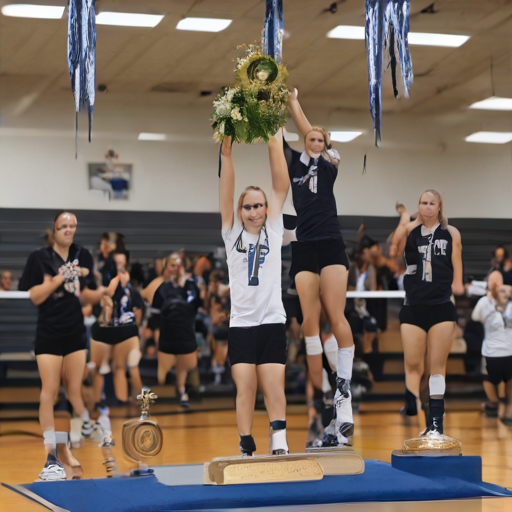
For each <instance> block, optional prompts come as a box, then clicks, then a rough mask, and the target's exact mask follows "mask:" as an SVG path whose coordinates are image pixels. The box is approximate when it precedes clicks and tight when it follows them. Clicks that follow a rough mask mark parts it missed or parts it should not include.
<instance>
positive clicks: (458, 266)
mask: <svg viewBox="0 0 512 512" xmlns="http://www.w3.org/2000/svg"><path fill="white" fill-rule="evenodd" d="M448 231H449V232H450V235H452V243H453V246H452V266H453V283H452V292H453V294H454V295H464V285H463V284H462V241H461V238H460V233H459V230H458V229H457V228H454V227H453V226H448Z"/></svg>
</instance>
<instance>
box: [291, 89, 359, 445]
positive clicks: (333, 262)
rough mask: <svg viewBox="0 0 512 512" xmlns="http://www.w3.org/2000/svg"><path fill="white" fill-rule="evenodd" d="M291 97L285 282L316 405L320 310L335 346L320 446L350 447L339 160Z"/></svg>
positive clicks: (349, 341)
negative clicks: (330, 409)
mask: <svg viewBox="0 0 512 512" xmlns="http://www.w3.org/2000/svg"><path fill="white" fill-rule="evenodd" d="M297 95H298V93H297V89H295V91H294V92H293V93H291V94H290V96H289V98H288V106H289V109H290V112H291V115H292V118H293V120H294V122H295V125H296V126H297V128H298V130H299V133H300V135H301V136H302V137H303V139H304V143H305V146H306V148H305V151H304V152H303V153H302V154H299V153H298V152H296V151H292V152H290V151H289V150H288V151H286V150H285V154H286V153H288V155H287V162H288V170H289V174H290V181H291V185H292V193H293V204H294V206H295V210H296V212H297V230H296V236H297V242H292V266H291V269H290V277H292V279H293V278H294V279H295V284H296V287H297V292H298V294H299V299H300V304H301V308H302V313H303V315H304V321H303V324H302V330H303V332H304V336H305V341H306V353H307V360H308V369H309V374H310V377H311V381H312V383H313V386H314V388H315V395H316V396H315V398H316V401H317V402H320V401H321V399H322V370H323V366H322V351H323V348H322V342H321V340H320V310H321V307H322V305H323V307H324V309H325V311H326V313H327V316H328V319H329V325H330V326H331V329H332V332H333V334H334V337H335V338H336V341H337V343H338V357H337V372H336V394H335V402H336V417H335V419H333V420H332V422H331V424H330V425H329V426H328V427H327V428H326V430H325V436H324V439H323V444H324V446H337V445H344V444H348V445H350V444H352V436H353V432H354V420H353V417H352V405H351V400H352V398H351V397H352V395H351V392H350V380H351V378H352V360H353V355H352V354H353V347H354V340H353V338H352V331H351V329H350V325H349V323H348V321H347V319H346V318H345V313H344V311H345V302H346V293H347V279H348V267H349V263H348V258H347V255H346V253H345V244H344V242H343V238H342V235H341V229H340V225H339V222H338V214H337V210H336V199H335V197H334V192H333V188H334V182H335V181H336V178H337V176H338V165H339V161H340V157H339V154H338V152H337V151H335V150H333V149H331V146H330V141H329V134H328V133H327V131H326V130H325V128H323V127H312V126H311V124H310V123H309V121H308V120H307V118H306V116H305V115H304V112H303V111H302V108H301V106H300V104H299V101H298V99H297ZM290 153H291V154H290ZM320 292H321V295H320ZM319 442H321V441H320V440H319Z"/></svg>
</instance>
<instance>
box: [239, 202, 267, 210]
mask: <svg viewBox="0 0 512 512" xmlns="http://www.w3.org/2000/svg"><path fill="white" fill-rule="evenodd" d="M242 208H243V209H244V210H245V211H247V212H250V211H251V210H252V209H253V208H254V209H255V210H258V209H260V208H263V205H262V204H261V203H256V204H244V205H243V206H242Z"/></svg>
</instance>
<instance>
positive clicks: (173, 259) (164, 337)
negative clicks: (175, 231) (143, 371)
mask: <svg viewBox="0 0 512 512" xmlns="http://www.w3.org/2000/svg"><path fill="white" fill-rule="evenodd" d="M164 264H165V267H164V271H166V273H167V275H169V276H170V279H169V280H168V281H164V282H163V283H162V284H161V285H160V286H159V287H158V289H157V290H156V292H155V294H154V297H153V303H152V307H153V308H154V309H156V310H159V311H160V338H159V341H158V382H159V383H160V384H164V383H165V380H166V377H167V374H168V373H169V371H170V370H171V368H173V367H174V366H175V365H176V389H177V394H178V397H179V402H180V405H181V406H184V407H188V405H189V398H188V395H187V393H186V391H185V381H186V380H187V373H188V372H189V371H190V370H193V369H194V368H195V367H196V366H197V342H196V334H195V330H194V325H195V317H196V312H197V308H198V307H199V305H200V303H201V299H200V297H199V288H198V287H197V284H196V283H195V281H194V280H193V279H192V278H191V276H190V275H189V274H186V273H185V267H184V264H183V260H182V259H181V258H180V255H179V254H178V253H172V254H171V255H170V256H169V257H168V258H166V259H165V261H164Z"/></svg>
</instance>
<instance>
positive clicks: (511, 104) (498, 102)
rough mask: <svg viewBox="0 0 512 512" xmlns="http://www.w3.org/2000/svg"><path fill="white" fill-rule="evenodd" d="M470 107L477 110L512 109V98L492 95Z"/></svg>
mask: <svg viewBox="0 0 512 512" xmlns="http://www.w3.org/2000/svg"><path fill="white" fill-rule="evenodd" d="M469 108H474V109H477V110H512V98H497V97H496V96H491V97H490V98H487V99H486V100H482V101H477V102H476V103H473V105H470V106H469Z"/></svg>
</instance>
